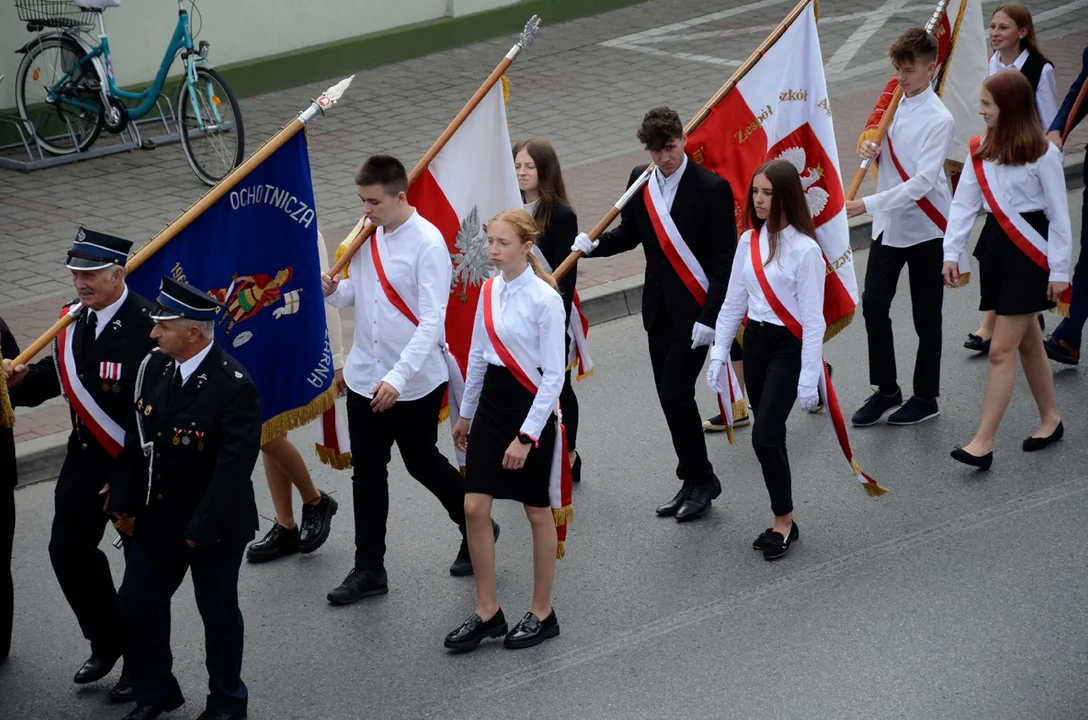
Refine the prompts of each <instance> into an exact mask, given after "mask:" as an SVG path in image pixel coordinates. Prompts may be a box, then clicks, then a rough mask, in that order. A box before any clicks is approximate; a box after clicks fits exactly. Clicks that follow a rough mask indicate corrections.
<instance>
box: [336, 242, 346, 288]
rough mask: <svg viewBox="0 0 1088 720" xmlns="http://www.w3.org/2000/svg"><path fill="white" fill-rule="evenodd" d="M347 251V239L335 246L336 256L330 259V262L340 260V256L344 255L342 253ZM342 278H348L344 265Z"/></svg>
mask: <svg viewBox="0 0 1088 720" xmlns="http://www.w3.org/2000/svg"><path fill="white" fill-rule="evenodd" d="M347 251H348V246H347V240H345V241H344V242H342V243H340V244H339V245H337V246H336V258H335V259H334V260H333V261H332V264H333V265H335V264H336V263H338V262H340V258H342V257H344V253H346V252H347ZM344 279H345V280H347V279H348V269H347V267H346V266H345V267H344Z"/></svg>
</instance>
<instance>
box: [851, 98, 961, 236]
mask: <svg viewBox="0 0 1088 720" xmlns="http://www.w3.org/2000/svg"><path fill="white" fill-rule="evenodd" d="M954 134H955V122H954V121H953V119H952V113H950V112H948V109H947V108H946V107H945V106H944V103H943V102H941V99H940V98H939V97H937V93H935V92H933V90H932V89H931V88H929V87H927V88H926V89H925V90H923V91H922V92H920V93H918V94H917V95H915V96H914V97H906V96H904V97H903V99H902V100H900V102H899V109H898V110H897V111H896V113H895V117H894V118H893V119H892V124H891V127H890V128H889V129H888V137H889V138H891V145H892V147H893V148H894V149H895V157H896V158H897V159H898V160H899V163H900V164H901V165H902V166H903V169H904V170H905V171H906V173H907V175H908V176H910V180H908V181H907V182H903V178H902V176H901V175H900V174H899V171H898V170H897V169H896V168H895V163H893V162H892V159H891V154H890V153H891V151H890V150H889V149H888V143H887V142H885V143H884V145H883V147H882V148H881V149H880V165H879V167H878V170H877V183H876V186H877V193H876V194H875V195H869V196H868V197H865V198H862V202H864V203H865V211H866V212H868V213H872V215H873V240H876V239H877V238H878V237H880V235H881V234H882V233H883V235H884V238H883V240H882V241H881V242H883V244H884V246H885V247H895V248H905V247H911V246H912V245H917V244H918V243H921V242H925V241H926V240H932V239H934V238H939V237H941V236H942V235H943V234H944V233H942V232H941V229H940V228H939V227H938V226H937V225H936V223H934V222H933V221H932V220H930V219H929V216H928V215H926V214H925V212H923V211H922V208H920V207H918V202H917V201H918V200H919V199H920V198H922V197H925V198H926V199H928V200H929V201H930V202H931V203H933V207H935V208H936V209H937V211H938V212H939V213H941V215H943V216H944V217H945V218H946V219H947V218H948V208H949V207H950V206H951V205H952V191H951V190H949V187H948V178H946V177H945V174H944V161H945V159H946V158H947V157H948V153H949V151H950V150H951V149H952V139H953V136H954Z"/></svg>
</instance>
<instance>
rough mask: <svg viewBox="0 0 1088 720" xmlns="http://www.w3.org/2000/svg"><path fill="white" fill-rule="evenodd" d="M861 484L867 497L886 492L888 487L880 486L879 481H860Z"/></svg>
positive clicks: (878, 495) (877, 495)
mask: <svg viewBox="0 0 1088 720" xmlns="http://www.w3.org/2000/svg"><path fill="white" fill-rule="evenodd" d="M861 486H862V487H863V488H865V492H866V493H867V494H868V495H869V497H880V496H881V495H884V494H885V493H887V492H888V488H886V487H882V486H881V485H880V484H879V483H875V482H867V483H862V484H861Z"/></svg>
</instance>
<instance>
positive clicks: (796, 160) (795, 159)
mask: <svg viewBox="0 0 1088 720" xmlns="http://www.w3.org/2000/svg"><path fill="white" fill-rule="evenodd" d="M775 159H776V160H785V161H786V162H788V163H789V164H790V165H793V167H794V168H795V169H796V170H797V174H798V175H799V176H801V188H802V189H803V190H804V191H805V200H806V201H807V202H808V209H809V212H810V213H811V214H812V217H813V218H816V217H819V215H820V213H822V212H823V211H824V208H825V207H827V201H828V200H829V199H830V197H831V196H830V195H829V194H828V192H827V191H826V190H824V189H823V188H821V187H816V183H817V182H818V181H819V180H820V178H822V177H823V176H824V170H823V168H822V167H821V166H819V165H817V166H816V167H806V166H807V164H808V163H807V160H808V156H807V155H806V153H805V149H804V148H803V147H788V148H786V149H785V150H783V151H782V152H780V153H779V154H778V157H777V158H775ZM806 171H807V174H806Z"/></svg>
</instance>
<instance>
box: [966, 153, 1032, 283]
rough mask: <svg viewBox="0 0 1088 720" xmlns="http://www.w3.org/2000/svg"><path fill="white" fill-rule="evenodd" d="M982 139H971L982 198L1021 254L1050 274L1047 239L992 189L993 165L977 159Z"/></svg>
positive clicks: (972, 158) (972, 159)
mask: <svg viewBox="0 0 1088 720" xmlns="http://www.w3.org/2000/svg"><path fill="white" fill-rule="evenodd" d="M980 139H981V136H975V137H973V138H971V164H972V165H973V166H974V169H975V177H976V178H978V186H979V187H980V188H981V189H982V196H983V197H984V198H986V204H987V205H989V206H990V212H992V213H993V216H994V218H995V219H996V220H997V223H998V225H1000V226H1001V229H1002V230H1004V231H1005V234H1006V235H1008V236H1009V239H1010V240H1012V241H1013V243H1015V244H1016V247H1018V248H1020V250H1021V252H1023V253H1024V254H1025V255H1027V256H1028V257H1029V258H1031V260H1032V262H1034V263H1035V264H1036V265H1038V266H1039V267H1040V268H1042V269H1043V270H1046V271H1047V272H1050V261H1049V260H1047V256H1046V238H1045V237H1043V236H1042V235H1040V234H1039V231H1038V230H1036V229H1035V228H1033V227H1032V226H1031V224H1030V223H1028V221H1027V220H1025V219H1024V218H1023V216H1022V215H1020V213H1018V212H1016V211H1015V210H1010V211H1006V210H1005V208H1003V207H1002V206H1001V203H1000V202H999V201H998V199H997V196H996V195H995V194H994V192H993V188H992V187H991V181H992V180H993V173H994V169H993V163H988V162H985V161H984V160H982V159H981V158H978V157H975V153H977V152H978V147H979V143H980Z"/></svg>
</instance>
